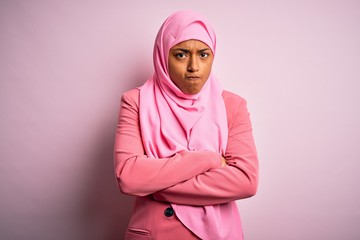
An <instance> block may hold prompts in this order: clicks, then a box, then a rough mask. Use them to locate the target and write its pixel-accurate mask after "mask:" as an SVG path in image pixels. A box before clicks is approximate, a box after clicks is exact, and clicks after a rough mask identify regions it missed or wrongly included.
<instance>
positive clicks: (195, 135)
mask: <svg viewBox="0 0 360 240" xmlns="http://www.w3.org/2000/svg"><path fill="white" fill-rule="evenodd" d="M215 47H216V38H215V33H214V31H213V29H212V28H211V27H210V25H209V24H208V23H207V22H206V21H205V20H204V18H203V17H201V16H199V15H198V14H196V13H194V12H192V11H180V12H176V13H174V14H172V15H171V16H169V17H168V18H167V19H166V20H165V22H164V23H163V25H162V26H161V28H160V30H159V32H158V35H157V37H156V40H155V46H154V56H153V57H154V69H155V73H154V75H153V76H152V77H151V78H150V79H149V80H148V81H146V82H145V84H144V85H143V86H141V87H140V88H137V89H133V90H130V91H128V92H126V93H124V94H123V96H122V103H121V109H120V114H119V123H118V127H117V131H116V140H115V173H116V178H117V181H118V184H119V188H120V190H121V191H122V192H123V193H125V194H129V195H133V196H136V198H135V205H134V211H133V213H132V216H131V219H130V223H129V226H128V229H127V232H126V239H216V240H219V239H243V236H242V235H243V234H242V229H241V222H240V216H239V213H238V209H237V207H236V203H235V200H238V199H243V198H248V197H251V196H252V195H254V194H255V192H256V189H257V183H258V162H257V154H256V149H255V144H254V140H253V136H252V127H251V122H250V118H249V113H248V111H247V108H246V102H245V100H244V99H242V98H241V97H239V96H237V95H235V94H233V93H230V92H228V91H224V90H222V89H221V87H220V85H219V83H218V82H217V80H216V79H215V77H214V75H213V74H212V72H211V68H212V62H213V59H214V54H215Z"/></svg>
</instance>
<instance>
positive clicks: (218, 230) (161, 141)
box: [139, 11, 242, 239]
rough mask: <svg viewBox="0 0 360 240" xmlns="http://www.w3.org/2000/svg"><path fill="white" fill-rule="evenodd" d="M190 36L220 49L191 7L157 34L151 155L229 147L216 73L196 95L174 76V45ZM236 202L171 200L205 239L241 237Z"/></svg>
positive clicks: (145, 90)
mask: <svg viewBox="0 0 360 240" xmlns="http://www.w3.org/2000/svg"><path fill="white" fill-rule="evenodd" d="M190 39H193V40H200V41H202V42H204V43H205V44H206V45H208V46H209V47H210V48H211V50H212V52H213V54H214V55H215V49H216V36H215V33H214V31H213V29H212V28H211V27H210V25H208V24H207V23H206V21H205V20H204V18H203V17H202V16H200V15H198V14H197V13H194V12H192V11H179V12H175V13H174V14H172V15H170V16H169V17H168V18H167V19H166V20H165V22H164V23H163V25H162V26H161V28H160V30H159V32H158V34H157V37H156V40H155V46H154V52H153V61H154V69H155V72H154V75H153V76H152V77H151V78H150V79H148V80H147V81H146V82H145V84H144V85H143V86H141V87H140V110H139V115H140V128H141V135H142V141H143V145H144V148H145V152H146V154H147V155H148V156H149V157H154V158H163V157H170V156H172V155H173V154H175V153H177V152H179V151H183V150H185V151H197V150H208V151H213V152H218V153H220V154H224V153H225V149H226V145H227V137H228V126H227V117H226V109H225V104H224V100H223V98H222V91H223V90H222V88H221V87H220V85H219V83H218V81H217V79H216V78H215V76H214V75H213V74H212V73H211V74H210V76H209V79H208V80H207V82H206V83H205V85H204V86H203V88H202V89H201V91H200V92H199V93H198V94H195V95H187V94H185V93H183V92H182V91H181V90H180V89H179V88H178V87H177V86H176V85H175V84H174V83H173V82H172V81H171V79H170V77H169V72H168V55H169V50H170V48H171V47H173V46H174V45H176V44H178V43H180V42H183V41H186V40H190ZM234 204H235V202H231V203H226V204H221V205H211V206H187V205H177V204H171V205H172V207H173V209H174V211H175V213H176V215H177V217H178V218H179V219H180V221H181V222H182V223H183V224H184V225H185V226H186V227H187V228H188V229H189V230H191V231H192V232H193V233H194V234H195V235H197V236H198V237H200V238H201V239H241V238H242V237H241V236H240V235H241V234H242V231H241V223H240V218H239V214H238V213H237V212H234ZM225 216H226V217H225ZM229 217H230V218H229Z"/></svg>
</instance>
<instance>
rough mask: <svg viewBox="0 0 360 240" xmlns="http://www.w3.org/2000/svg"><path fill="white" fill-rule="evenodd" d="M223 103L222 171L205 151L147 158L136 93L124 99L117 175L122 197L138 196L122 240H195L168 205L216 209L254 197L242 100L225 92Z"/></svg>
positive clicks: (252, 156) (253, 165)
mask: <svg viewBox="0 0 360 240" xmlns="http://www.w3.org/2000/svg"><path fill="white" fill-rule="evenodd" d="M223 98H224V102H225V106H226V111H227V120H228V128H229V137H228V145H227V148H226V153H225V156H224V157H225V158H226V161H227V166H225V167H221V155H220V154H218V153H214V152H209V151H197V152H186V151H183V152H179V153H176V154H174V155H173V156H171V157H169V158H161V159H151V158H148V157H147V156H146V155H145V153H144V148H143V145H142V140H141V132H140V126H139V90H138V89H133V90H130V91H128V92H126V93H124V94H123V96H122V99H121V107H120V113H119V121H118V126H117V130H116V138H115V148H114V151H115V174H116V178H117V182H118V185H119V188H120V190H121V192H123V193H125V194H128V195H133V196H136V198H135V204H134V210H133V213H132V216H131V219H130V222H129V225H128V229H127V232H126V237H125V239H129V240H130V239H160V240H161V239H177V237H178V238H179V239H198V238H197V237H196V236H195V235H194V234H193V233H192V232H191V231H189V230H188V229H187V228H186V227H184V226H183V225H182V223H181V222H180V221H179V220H178V219H177V217H176V214H174V212H173V210H172V209H171V206H170V203H176V204H185V205H201V206H203V205H215V204H222V203H227V202H231V201H234V200H238V199H243V198H248V197H251V196H253V195H254V194H255V193H256V190H257V185H258V160H257V153H256V148H255V144H254V139H253V136H252V126H251V122H250V117H249V113H248V111H247V107H246V101H245V100H244V99H243V98H241V97H239V96H238V95H235V94H233V93H231V92H228V91H224V92H223ZM233 206H234V208H236V204H234V205H233ZM235 210H236V211H237V209H235ZM239 228H241V226H239ZM180 236H181V237H180Z"/></svg>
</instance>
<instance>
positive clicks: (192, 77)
mask: <svg viewBox="0 0 360 240" xmlns="http://www.w3.org/2000/svg"><path fill="white" fill-rule="evenodd" d="M186 79H189V80H198V79H200V77H198V76H193V75H192V76H186Z"/></svg>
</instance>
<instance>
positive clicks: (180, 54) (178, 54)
mask: <svg viewBox="0 0 360 240" xmlns="http://www.w3.org/2000/svg"><path fill="white" fill-rule="evenodd" d="M175 57H176V58H178V59H182V58H185V57H186V55H185V53H176V54H175Z"/></svg>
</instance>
